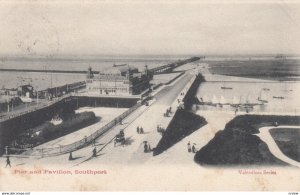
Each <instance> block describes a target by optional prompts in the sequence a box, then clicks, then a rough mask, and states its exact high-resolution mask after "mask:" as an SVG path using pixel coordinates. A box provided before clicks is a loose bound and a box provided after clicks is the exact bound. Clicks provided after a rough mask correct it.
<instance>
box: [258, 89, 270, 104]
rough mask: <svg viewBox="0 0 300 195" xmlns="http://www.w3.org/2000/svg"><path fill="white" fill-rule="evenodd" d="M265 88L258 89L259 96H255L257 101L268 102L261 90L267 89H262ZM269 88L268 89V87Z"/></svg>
mask: <svg viewBox="0 0 300 195" xmlns="http://www.w3.org/2000/svg"><path fill="white" fill-rule="evenodd" d="M264 89H265V88H263V89H262V90H261V91H260V94H259V97H258V98H257V100H258V101H260V102H262V103H268V100H267V98H266V94H265V93H263V91H268V90H264ZM269 90H270V89H269Z"/></svg>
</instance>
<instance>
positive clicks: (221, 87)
mask: <svg viewBox="0 0 300 195" xmlns="http://www.w3.org/2000/svg"><path fill="white" fill-rule="evenodd" d="M221 89H232V87H224V86H223V87H221Z"/></svg>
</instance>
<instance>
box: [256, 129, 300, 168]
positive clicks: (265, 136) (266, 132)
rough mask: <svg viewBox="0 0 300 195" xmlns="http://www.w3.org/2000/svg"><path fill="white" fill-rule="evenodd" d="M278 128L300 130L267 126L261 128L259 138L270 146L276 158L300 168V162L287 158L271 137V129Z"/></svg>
mask: <svg viewBox="0 0 300 195" xmlns="http://www.w3.org/2000/svg"><path fill="white" fill-rule="evenodd" d="M278 128H288V129H291V128H300V126H278V127H274V126H266V127H262V128H259V134H257V136H258V137H259V138H260V139H261V140H262V141H264V142H265V143H266V144H267V145H268V147H269V150H270V152H271V153H272V154H273V155H274V156H275V157H276V158H278V159H280V160H282V161H284V162H286V163H288V164H290V165H293V166H296V167H299V168H300V162H298V161H295V160H293V159H291V158H289V157H287V156H286V155H285V154H283V152H282V151H281V150H280V148H279V147H278V145H277V144H276V142H275V140H274V138H273V137H272V136H271V134H270V129H278Z"/></svg>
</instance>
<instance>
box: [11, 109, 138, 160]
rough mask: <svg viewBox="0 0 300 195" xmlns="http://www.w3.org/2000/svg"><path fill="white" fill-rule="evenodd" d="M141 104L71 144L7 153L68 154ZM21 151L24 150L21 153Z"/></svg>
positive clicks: (91, 140)
mask: <svg viewBox="0 0 300 195" xmlns="http://www.w3.org/2000/svg"><path fill="white" fill-rule="evenodd" d="M140 106H141V103H137V104H136V105H134V106H133V107H131V108H129V109H128V110H127V111H125V112H124V113H122V114H121V115H119V116H118V117H116V118H114V119H113V120H112V121H111V122H109V123H108V124H106V125H105V126H103V127H101V128H100V129H99V130H97V131H96V132H94V133H92V134H91V135H89V136H86V137H84V138H83V139H81V140H79V141H76V142H74V143H72V144H69V145H62V146H59V147H53V148H37V149H35V148H32V149H31V148H27V149H16V148H7V151H6V154H9V153H14V152H18V154H19V155H23V156H24V155H25V156H41V157H43V156H55V155H60V154H66V153H69V152H72V151H75V150H78V149H80V148H83V147H85V146H87V145H89V144H91V143H93V142H94V140H95V139H97V138H98V137H100V136H101V135H103V134H105V133H106V132H108V131H109V130H110V129H111V128H112V127H114V126H115V125H117V124H118V123H119V122H120V121H121V120H123V119H124V118H126V117H127V116H128V115H129V114H131V113H132V112H133V111H135V110H136V109H137V108H139V107H140ZM20 151H24V152H22V153H20Z"/></svg>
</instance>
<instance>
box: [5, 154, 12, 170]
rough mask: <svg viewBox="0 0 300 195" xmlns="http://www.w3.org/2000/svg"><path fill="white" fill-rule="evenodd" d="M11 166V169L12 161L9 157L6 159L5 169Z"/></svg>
mask: <svg viewBox="0 0 300 195" xmlns="http://www.w3.org/2000/svg"><path fill="white" fill-rule="evenodd" d="M7 166H9V168H10V167H11V165H10V160H9V156H7V157H6V165H5V168H6V167H7Z"/></svg>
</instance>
